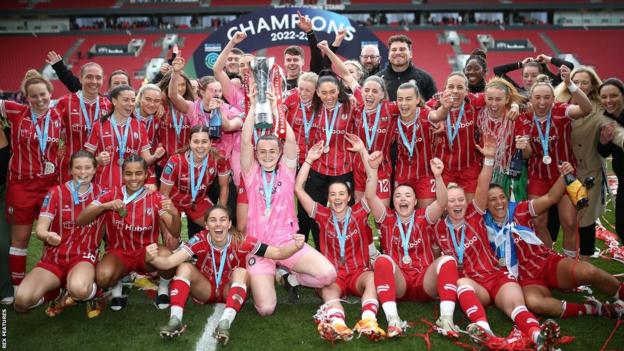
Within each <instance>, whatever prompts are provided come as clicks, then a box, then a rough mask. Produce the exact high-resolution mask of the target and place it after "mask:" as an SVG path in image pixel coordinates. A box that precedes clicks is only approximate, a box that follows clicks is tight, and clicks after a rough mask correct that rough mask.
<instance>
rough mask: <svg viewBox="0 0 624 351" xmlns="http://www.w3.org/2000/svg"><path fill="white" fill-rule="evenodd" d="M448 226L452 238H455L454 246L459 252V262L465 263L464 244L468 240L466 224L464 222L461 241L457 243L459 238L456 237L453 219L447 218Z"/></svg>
mask: <svg viewBox="0 0 624 351" xmlns="http://www.w3.org/2000/svg"><path fill="white" fill-rule="evenodd" d="M445 222H446V227H447V228H448V231H449V234H451V239H452V240H453V247H454V248H455V252H456V253H457V262H458V263H459V264H463V263H464V250H465V249H466V247H465V246H464V242H465V241H466V226H467V224H466V223H464V225H463V226H462V230H461V242H460V243H459V245H457V238H455V228H454V227H453V223H451V220H450V219H448V217H447V218H446V221H445Z"/></svg>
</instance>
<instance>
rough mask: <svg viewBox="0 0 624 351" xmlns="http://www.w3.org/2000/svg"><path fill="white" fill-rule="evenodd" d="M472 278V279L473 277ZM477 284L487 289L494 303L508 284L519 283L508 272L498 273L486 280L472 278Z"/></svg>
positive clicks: (485, 278)
mask: <svg viewBox="0 0 624 351" xmlns="http://www.w3.org/2000/svg"><path fill="white" fill-rule="evenodd" d="M471 278H472V277H471ZM472 279H473V280H474V281H475V282H477V283H478V284H479V285H481V286H482V287H484V288H485V290H487V292H488V294H490V298H491V299H492V301H494V300H496V295H497V294H498V290H500V288H501V287H502V286H503V285H505V284H507V283H518V281H517V280H516V279H515V278H514V277H513V276H511V275H509V274H507V272H503V271H497V272H496V273H493V274H491V275H488V276H487V277H484V278H472Z"/></svg>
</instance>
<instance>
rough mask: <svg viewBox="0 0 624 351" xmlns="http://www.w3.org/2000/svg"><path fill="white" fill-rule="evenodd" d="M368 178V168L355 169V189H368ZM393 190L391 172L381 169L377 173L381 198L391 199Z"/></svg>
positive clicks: (378, 190) (378, 194)
mask: <svg viewBox="0 0 624 351" xmlns="http://www.w3.org/2000/svg"><path fill="white" fill-rule="evenodd" d="M362 167H364V166H362ZM386 173H387V174H386ZM367 178H368V177H367V176H366V170H365V169H364V168H362V169H360V168H359V167H358V168H355V169H354V170H353V181H354V182H355V191H358V192H364V191H365V190H366V179H367ZM391 192H392V189H390V173H388V172H384V171H380V172H379V174H378V175H377V196H379V198H380V199H389V198H390V193H391Z"/></svg>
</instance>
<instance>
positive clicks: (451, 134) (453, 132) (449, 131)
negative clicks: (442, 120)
mask: <svg viewBox="0 0 624 351" xmlns="http://www.w3.org/2000/svg"><path fill="white" fill-rule="evenodd" d="M464 112H465V111H464V103H463V102H462V104H461V107H460V108H459V115H458V116H457V121H455V128H452V126H451V111H449V112H448V113H447V114H446V135H447V136H448V140H449V145H450V146H453V141H454V140H455V138H456V137H457V134H459V126H460V125H461V121H462V119H463V118H464Z"/></svg>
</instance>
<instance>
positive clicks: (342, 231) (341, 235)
mask: <svg viewBox="0 0 624 351" xmlns="http://www.w3.org/2000/svg"><path fill="white" fill-rule="evenodd" d="M332 218H333V221H334V229H335V230H336V237H337V238H338V245H339V246H340V258H341V259H344V257H345V242H346V241H347V231H348V230H349V219H350V218H351V207H349V208H348V209H347V213H346V214H345V216H344V220H343V222H342V228H340V225H339V224H338V218H336V214H335V213H334V211H332Z"/></svg>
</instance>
